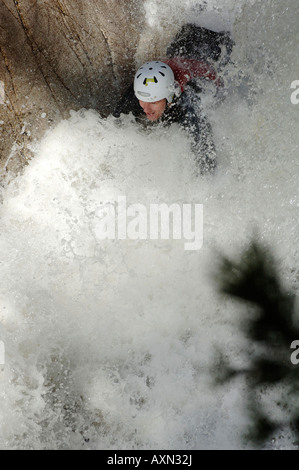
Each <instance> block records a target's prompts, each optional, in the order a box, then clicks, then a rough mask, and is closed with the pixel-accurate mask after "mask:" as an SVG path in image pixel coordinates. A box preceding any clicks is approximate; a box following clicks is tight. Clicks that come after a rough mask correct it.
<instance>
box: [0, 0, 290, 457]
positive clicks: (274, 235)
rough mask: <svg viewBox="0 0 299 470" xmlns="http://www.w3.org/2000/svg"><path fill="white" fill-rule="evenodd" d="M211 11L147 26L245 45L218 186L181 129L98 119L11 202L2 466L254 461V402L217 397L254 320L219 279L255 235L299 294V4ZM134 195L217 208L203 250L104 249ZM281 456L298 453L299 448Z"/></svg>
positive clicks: (66, 128)
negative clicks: (94, 455)
mask: <svg viewBox="0 0 299 470" xmlns="http://www.w3.org/2000/svg"><path fill="white" fill-rule="evenodd" d="M196 3H198V2H187V1H185V2H182V1H181V0H180V2H173V1H170V0H169V1H163V2H161V1H158V0H156V1H155V2H154V1H152V2H148V5H151V8H150V6H148V10H147V15H148V22H149V25H150V27H151V28H152V27H153V25H155V26H156V27H158V28H162V31H163V30H164V31H167V34H168V29H167V28H166V29H165V22H166V21H167V19H168V21H169V22H170V23H171V24H172V25H174V24H175V21H176V26H177V27H179V23H180V22H183V21H184V20H185V18H188V15H190V14H191V13H192V16H193V18H196V20H197V22H198V23H199V24H201V22H202V23H204V25H205V26H207V22H209V26H210V27H213V26H214V29H221V28H219V24H226V25H229V26H230V28H231V30H232V32H233V36H234V39H235V41H236V46H235V51H234V55H233V59H234V65H231V66H230V68H229V69H227V76H226V89H227V92H228V96H227V98H226V100H225V101H223V103H218V104H217V105H214V102H213V100H212V98H211V96H210V95H209V96H208V97H207V98H206V99H205V106H206V109H207V112H208V113H209V116H210V120H211V122H212V124H213V129H214V134H215V141H216V144H217V148H218V156H219V158H218V161H219V165H218V173H217V175H216V176H215V177H210V178H196V177H195V176H194V174H193V164H192V154H191V153H190V151H189V142H188V139H187V137H186V136H185V135H184V133H183V132H182V131H181V130H180V129H179V128H178V127H175V128H173V129H171V130H167V131H165V130H163V129H156V130H153V131H152V132H146V133H144V132H143V131H141V130H140V129H138V128H137V127H136V125H135V124H134V123H133V121H132V120H131V118H130V117H127V118H124V119H123V123H122V126H119V125H117V124H116V122H115V120H114V119H113V118H108V119H101V118H100V116H99V115H98V114H97V113H96V112H95V111H92V110H90V111H82V112H79V113H72V116H71V117H70V119H69V120H67V121H63V122H61V123H60V124H59V125H58V127H57V128H56V129H54V130H51V131H50V132H49V134H48V135H47V136H46V137H45V138H44V139H43V141H42V142H41V143H40V147H39V149H38V150H37V154H36V158H35V159H34V160H33V161H32V162H31V164H30V165H29V166H28V168H27V169H26V171H25V174H24V175H22V176H20V177H18V178H17V179H15V181H14V182H13V183H12V184H11V185H10V186H9V187H7V188H5V189H4V191H3V204H2V207H1V212H0V215H1V234H0V246H1V260H0V272H1V291H0V322H1V323H0V339H1V340H2V341H3V342H4V343H5V349H6V357H5V359H6V364H5V368H4V370H3V371H2V372H0V416H1V430H0V448H1V449H23V448H25V449H30V448H34V449H62V448H65V449H81V448H83V449H120V448H122V449H162V448H163V449H228V448H238V449H241V448H246V447H247V446H248V444H245V443H244V442H243V441H242V439H241V434H242V432H243V431H244V430H246V425H247V418H246V412H245V404H244V398H245V386H244V384H243V383H241V382H240V383H236V382H233V383H232V384H229V385H227V386H226V387H223V388H217V389H216V388H215V387H214V386H213V384H212V377H211V369H212V366H213V359H214V353H215V352H216V349H217V348H220V349H221V350H223V351H225V353H226V354H227V356H228V358H230V359H232V360H233V361H234V363H235V364H238V363H241V362H242V360H243V359H242V358H243V357H244V355H245V352H246V347H247V345H246V341H245V340H244V339H243V338H242V337H241V336H240V335H239V329H238V325H239V319H240V318H242V315H244V314H245V313H246V307H245V306H243V305H242V306H240V305H239V304H238V303H232V302H230V301H229V300H227V299H226V300H224V299H223V298H221V297H219V296H218V294H217V289H216V285H215V283H214V281H213V277H212V273H213V271H214V269H215V267H216V265H217V251H220V252H223V253H224V254H228V255H237V254H238V253H239V252H240V249H241V248H242V247H243V246H246V244H247V242H248V241H249V240H250V239H251V236H252V234H253V233H254V231H255V230H256V229H257V230H258V233H259V235H260V237H261V239H262V240H263V241H264V242H266V243H267V244H269V245H271V246H272V247H273V250H274V252H275V255H276V257H277V259H278V261H279V263H280V272H281V276H282V278H283V280H284V282H285V285H286V286H287V287H289V288H293V289H295V288H296V287H297V282H298V281H297V278H296V266H297V246H298V224H297V218H296V216H297V213H298V199H297V197H298V196H297V190H298V124H297V122H298V112H299V105H293V104H291V101H290V95H291V89H290V85H291V82H292V81H293V80H296V79H299V76H298V70H299V69H298V54H296V51H297V44H298V26H297V24H298V4H297V0H287V1H284V2H278V1H265V0H264V1H256V2H254V1H250V2H244V3H246V4H247V6H246V7H244V8H243V9H242V3H243V2H241V1H240V0H239V1H233V0H231V1H226V2H224V1H223V2H219V1H217V2H215V1H208V2H207V9H206V10H205V12H204V13H196V10H195V9H194V4H196ZM182 4H183V5H182ZM190 8H191V10H192V12H191V13H190ZM169 12H171V15H170V14H169ZM155 15H156V16H155ZM196 15H197V16H196ZM161 19H162V20H163V21H162V20H161ZM160 20H161V21H162V23H161V24H160ZM163 22H164V23H163ZM163 28H164V29H163ZM167 34H166V33H165V36H167ZM296 35H297V37H296ZM143 46H145V43H143ZM141 51H142V48H141V46H140V48H139V51H138V58H137V59H136V60H139V59H140V55H141ZM245 85H246V86H245ZM119 195H121V196H126V197H127V199H128V201H129V202H133V203H141V204H145V205H146V204H149V203H151V202H166V203H167V204H171V203H183V202H185V203H201V204H203V205H204V244H203V248H202V249H201V250H200V251H191V252H187V251H185V250H184V249H183V242H182V241H179V240H178V241H177V240H175V241H172V240H170V241H166V240H157V241H151V240H137V241H136V240H135V241H133V240H119V241H118V240H115V241H111V240H105V241H100V240H98V239H97V238H96V236H95V228H96V223H97V220H98V219H97V211H98V209H99V208H100V207H102V205H103V204H107V203H113V202H114V201H116V200H117V198H118V196H119ZM271 446H272V448H292V436H290V435H288V433H284V434H281V435H280V438H277V439H275V441H273V442H272V444H269V445H268V447H271Z"/></svg>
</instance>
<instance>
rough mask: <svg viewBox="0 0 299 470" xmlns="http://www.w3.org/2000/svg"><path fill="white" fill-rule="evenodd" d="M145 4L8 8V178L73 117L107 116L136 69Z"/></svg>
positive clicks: (1, 17)
mask: <svg viewBox="0 0 299 470" xmlns="http://www.w3.org/2000/svg"><path fill="white" fill-rule="evenodd" d="M143 17H144V12H143V1H142V0H88V1H86V0H18V1H17V0H0V133H1V134H0V171H1V174H2V178H3V177H5V174H7V173H8V172H13V173H15V172H17V171H19V170H21V169H22V168H23V167H24V165H26V162H28V160H29V159H30V158H31V156H32V149H33V148H34V143H35V142H36V140H37V139H39V138H40V137H41V135H42V134H43V133H44V132H45V130H46V129H48V128H49V126H50V125H51V124H54V123H56V122H57V121H58V120H59V119H61V118H63V117H67V116H68V112H69V110H70V109H75V110H78V109H80V108H82V107H87V108H90V107H92V108H94V109H97V110H99V112H100V113H101V114H102V115H103V116H106V115H107V114H109V112H110V111H111V109H112V108H113V106H114V104H115V102H116V99H117V98H118V96H119V94H120V93H121V92H122V90H123V89H124V87H125V86H127V84H128V83H130V82H131V79H132V73H134V69H135V59H134V58H135V53H136V49H137V47H138V42H139V37H140V31H141V28H142V18H143Z"/></svg>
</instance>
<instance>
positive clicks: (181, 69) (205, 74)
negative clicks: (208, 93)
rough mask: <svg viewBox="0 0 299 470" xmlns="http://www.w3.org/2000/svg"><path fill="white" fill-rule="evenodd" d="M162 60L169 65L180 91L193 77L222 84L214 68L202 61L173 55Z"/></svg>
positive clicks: (218, 84)
mask: <svg viewBox="0 0 299 470" xmlns="http://www.w3.org/2000/svg"><path fill="white" fill-rule="evenodd" d="M162 62H164V63H165V64H167V65H169V67H170V68H171V69H172V71H173V73H174V78H175V80H176V81H177V82H178V83H179V85H180V87H181V91H184V88H185V85H186V83H187V82H189V81H190V80H192V79H193V78H200V77H202V78H208V79H209V80H211V81H213V82H214V83H215V85H217V86H223V81H222V79H221V78H219V77H218V76H217V73H216V70H215V69H214V67H212V66H211V65H209V64H207V63H206V62H204V61H200V60H196V59H185V58H183V57H174V58H172V59H163V60H162Z"/></svg>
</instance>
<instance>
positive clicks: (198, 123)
mask: <svg viewBox="0 0 299 470" xmlns="http://www.w3.org/2000/svg"><path fill="white" fill-rule="evenodd" d="M181 108H182V116H183V122H181V124H182V126H183V127H184V128H185V129H186V130H187V131H188V133H189V135H190V137H191V139H192V143H191V145H192V150H193V153H194V155H195V162H196V165H197V167H198V170H199V173H200V174H202V175H203V174H208V173H210V174H212V173H214V172H215V169H216V166H217V156H216V149H215V144H214V140H213V131H212V126H211V124H210V122H209V120H208V118H207V117H206V116H205V115H204V113H203V110H202V106H201V103H200V98H199V97H198V94H197V93H196V92H195V90H194V89H193V88H192V87H191V86H188V88H187V89H186V90H185V92H184V93H183V94H182V96H181Z"/></svg>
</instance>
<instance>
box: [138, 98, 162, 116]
mask: <svg viewBox="0 0 299 470" xmlns="http://www.w3.org/2000/svg"><path fill="white" fill-rule="evenodd" d="M139 104H140V106H141V107H142V109H143V111H144V112H145V114H146V117H147V119H149V120H150V121H157V119H159V118H160V117H161V116H162V114H163V113H164V111H165V108H166V99H165V98H164V99H163V100H160V101H154V102H153V103H146V102H145V101H141V100H139Z"/></svg>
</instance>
